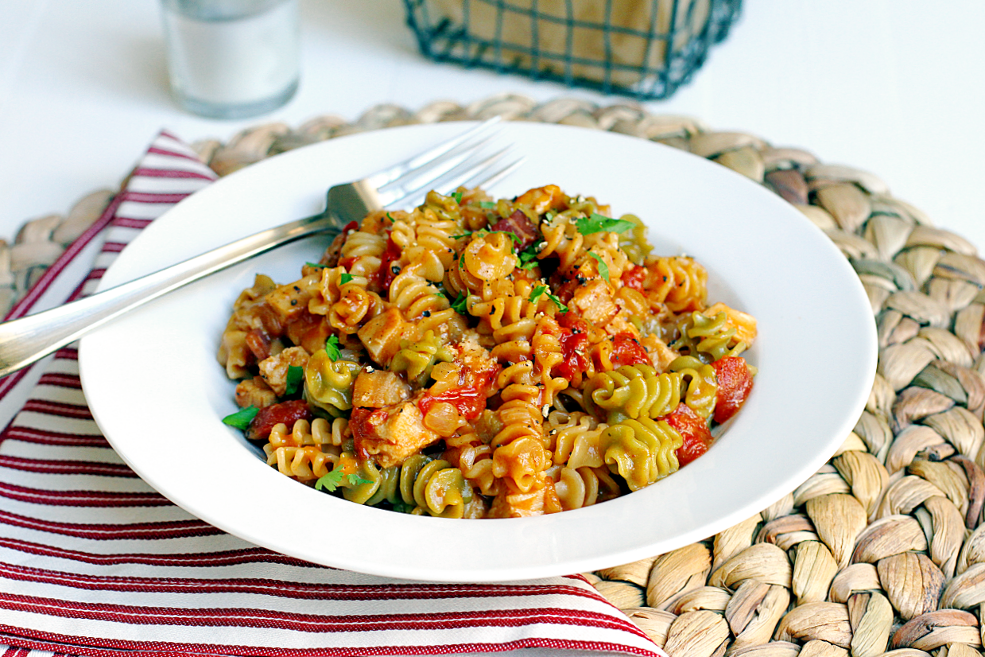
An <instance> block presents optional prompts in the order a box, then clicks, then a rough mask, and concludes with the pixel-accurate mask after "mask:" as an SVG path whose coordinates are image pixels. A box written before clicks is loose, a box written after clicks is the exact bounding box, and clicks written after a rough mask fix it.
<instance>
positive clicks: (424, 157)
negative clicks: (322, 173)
mask: <svg viewBox="0 0 985 657" xmlns="http://www.w3.org/2000/svg"><path fill="white" fill-rule="evenodd" d="M501 120H502V119H501V117H499V116H494V117H492V118H491V119H487V120H486V121H483V122H482V123H480V124H479V125H477V126H475V127H474V128H472V129H471V130H468V131H466V132H464V133H462V134H460V135H458V136H456V137H453V138H451V139H449V140H448V141H445V142H443V143H441V144H438V145H437V146H433V147H431V148H429V149H428V150H426V151H424V152H423V153H419V154H417V155H415V156H414V157H412V158H410V159H408V160H405V161H404V162H401V163H399V164H396V165H394V166H392V167H389V168H387V169H384V170H383V171H378V172H377V173H374V174H372V175H370V176H368V177H367V178H365V179H364V180H365V181H366V182H367V183H369V184H371V185H372V186H374V187H376V188H377V189H379V188H380V187H383V186H384V185H386V184H388V183H391V182H393V181H395V180H397V179H398V178H400V177H402V176H404V175H406V174H407V173H409V172H411V171H414V170H416V169H419V168H421V167H424V166H427V165H428V164H430V163H432V162H434V161H435V160H437V159H438V158H440V157H441V156H442V155H445V154H446V153H448V152H449V151H451V150H452V149H454V148H455V147H457V146H459V145H460V144H464V143H465V142H467V141H469V140H470V139H472V138H473V137H475V136H477V135H480V134H482V133H483V132H486V131H487V130H489V129H490V128H491V127H493V126H495V125H496V124H497V123H499V122H500V121H501Z"/></svg>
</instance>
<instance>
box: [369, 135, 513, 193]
mask: <svg viewBox="0 0 985 657" xmlns="http://www.w3.org/2000/svg"><path fill="white" fill-rule="evenodd" d="M510 148H511V147H510V146H507V147H506V148H503V149H500V150H499V151H497V152H495V153H493V154H492V155H489V156H487V157H486V158H485V159H483V160H481V161H479V162H471V161H470V162H467V163H464V164H459V165H458V166H457V167H455V168H454V169H452V170H450V171H448V172H446V173H445V174H444V175H443V176H441V177H439V178H436V179H434V178H429V179H428V180H424V181H422V184H419V185H416V186H414V187H411V188H409V189H408V188H406V187H402V188H397V189H395V190H393V191H391V192H389V193H383V194H380V200H381V201H383V203H384V205H391V204H393V203H396V202H397V201H403V200H406V199H417V198H420V197H421V196H423V195H424V194H425V193H427V192H428V191H430V190H431V189H451V190H454V189H456V188H457V187H458V186H459V185H461V184H462V183H464V182H466V181H468V180H470V179H472V178H474V177H476V176H477V175H479V174H480V173H481V172H482V171H484V170H486V169H488V168H489V167H491V166H493V165H494V164H495V163H496V161H497V160H499V159H500V158H501V157H503V155H505V154H506V153H507V151H509V150H510ZM414 182H415V183H417V182H418V181H414Z"/></svg>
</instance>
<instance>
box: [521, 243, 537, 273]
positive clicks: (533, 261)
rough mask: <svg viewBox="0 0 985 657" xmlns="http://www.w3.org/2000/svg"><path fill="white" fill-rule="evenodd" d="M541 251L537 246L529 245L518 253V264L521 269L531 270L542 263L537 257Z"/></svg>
mask: <svg viewBox="0 0 985 657" xmlns="http://www.w3.org/2000/svg"><path fill="white" fill-rule="evenodd" d="M539 252H540V249H538V248H537V247H536V246H529V247H527V248H526V249H524V250H523V251H520V252H519V253H518V254H516V266H517V267H519V268H520V269H526V270H527V271H530V270H531V269H533V268H534V267H536V266H537V265H539V264H540V261H539V260H538V259H537V254H538V253H539Z"/></svg>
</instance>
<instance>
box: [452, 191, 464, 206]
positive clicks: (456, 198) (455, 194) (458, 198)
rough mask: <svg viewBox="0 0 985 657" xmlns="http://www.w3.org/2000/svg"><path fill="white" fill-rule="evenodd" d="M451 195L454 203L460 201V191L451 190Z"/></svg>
mask: <svg viewBox="0 0 985 657" xmlns="http://www.w3.org/2000/svg"><path fill="white" fill-rule="evenodd" d="M451 197H452V198H453V199H455V202H456V203H461V202H462V193H461V192H453V193H452V195H451Z"/></svg>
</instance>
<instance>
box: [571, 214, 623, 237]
mask: <svg viewBox="0 0 985 657" xmlns="http://www.w3.org/2000/svg"><path fill="white" fill-rule="evenodd" d="M575 225H576V226H577V227H578V232H579V233H581V234H582V235H591V234H592V233H609V232H612V233H625V232H626V231H627V230H630V229H632V228H636V224H634V223H633V222H632V221H627V220H625V219H613V218H611V217H606V216H603V215H601V214H599V213H597V212H593V213H592V216H591V217H588V218H587V219H586V218H582V219H579V220H578V221H576V222H575Z"/></svg>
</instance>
